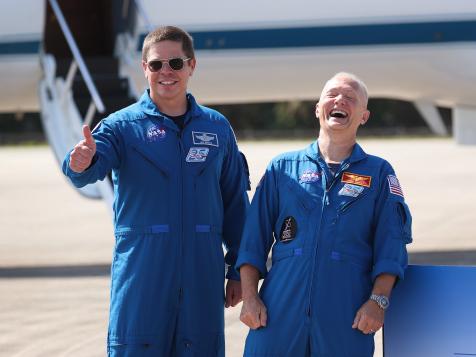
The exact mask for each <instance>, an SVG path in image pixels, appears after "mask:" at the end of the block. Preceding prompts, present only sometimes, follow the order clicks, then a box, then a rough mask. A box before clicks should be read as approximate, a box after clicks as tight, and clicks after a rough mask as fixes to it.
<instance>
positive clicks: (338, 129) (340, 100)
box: [316, 75, 370, 138]
mask: <svg viewBox="0 0 476 357" xmlns="http://www.w3.org/2000/svg"><path fill="white" fill-rule="evenodd" d="M369 115H370V112H369V111H368V110H367V94H366V91H365V90H364V89H363V88H362V87H361V85H360V84H359V82H357V81H356V80H355V79H354V78H352V77H351V76H346V75H338V76H335V77H333V78H332V79H330V80H329V81H328V82H327V83H326V85H325V86H324V89H323V90H322V93H321V97H320V99H319V102H318V103H317V105H316V117H317V118H318V119H319V123H320V126H321V130H323V131H324V132H325V133H327V134H339V133H342V134H345V135H350V136H353V137H354V138H355V136H356V135H357V129H358V128H359V126H360V125H363V124H365V123H366V122H367V120H368V118H369Z"/></svg>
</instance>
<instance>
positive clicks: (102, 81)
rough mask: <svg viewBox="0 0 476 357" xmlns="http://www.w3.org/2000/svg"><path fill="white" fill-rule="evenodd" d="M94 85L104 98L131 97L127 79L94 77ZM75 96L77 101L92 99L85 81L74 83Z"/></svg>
mask: <svg viewBox="0 0 476 357" xmlns="http://www.w3.org/2000/svg"><path fill="white" fill-rule="evenodd" d="M93 82H94V85H95V86H96V89H97V90H98V92H99V95H100V96H101V98H103V97H110V96H113V97H119V96H128V95H129V81H128V80H127V78H118V77H116V76H114V77H113V76H98V75H95V76H94V77H93ZM73 95H74V98H75V99H79V98H82V97H88V98H89V97H90V96H91V95H90V93H89V90H88V87H87V86H86V82H84V80H83V79H76V80H75V81H74V82H73Z"/></svg>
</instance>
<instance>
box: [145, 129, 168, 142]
mask: <svg viewBox="0 0 476 357" xmlns="http://www.w3.org/2000/svg"><path fill="white" fill-rule="evenodd" d="M165 135H166V132H165V128H164V127H160V126H158V125H152V126H150V127H149V128H148V129H147V140H148V141H149V142H153V141H157V140H162V139H164V138H165Z"/></svg>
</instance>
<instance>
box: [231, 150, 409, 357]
mask: <svg viewBox="0 0 476 357" xmlns="http://www.w3.org/2000/svg"><path fill="white" fill-rule="evenodd" d="M410 241H411V215H410V212H409V210H408V207H407V205H406V204H405V202H404V198H403V193H402V191H401V188H400V186H399V184H398V180H397V178H396V177H395V173H394V171H393V169H392V167H391V166H390V164H389V163H388V162H386V161H385V160H383V159H381V158H378V157H375V156H371V155H367V154H366V153H365V152H364V151H363V150H362V149H361V147H360V146H359V145H358V144H355V146H354V148H353V151H352V154H351V156H350V157H349V158H347V159H346V160H344V161H343V162H342V163H341V165H340V168H339V169H338V171H337V172H336V175H335V177H334V176H333V175H332V174H331V173H330V172H329V169H328V167H327V165H326V163H325V161H324V160H323V159H322V158H321V156H320V154H319V149H318V145H317V142H314V143H313V144H311V145H310V146H308V147H307V148H306V149H304V150H301V151H296V152H291V153H285V154H282V155H280V156H278V157H277V158H275V159H273V160H272V162H271V163H270V164H269V166H268V168H267V171H266V173H265V175H264V176H263V178H262V180H261V182H260V184H259V185H258V187H257V190H256V193H255V196H254V198H253V201H252V203H251V209H250V212H249V213H248V218H247V220H246V224H245V229H244V232H243V238H242V242H241V247H240V251H239V254H238V260H237V265H236V266H237V267H238V268H239V267H240V266H242V265H243V264H251V265H253V266H254V267H256V268H257V269H258V270H259V271H260V274H261V276H262V277H264V282H263V285H262V287H261V290H260V296H261V299H262V300H263V302H264V304H265V305H266V307H267V313H268V321H267V326H266V327H263V328H260V329H257V330H250V332H249V335H248V337H247V340H246V346H245V356H247V357H248V356H260V357H263V356H267V357H270V356H273V357H276V356H283V357H284V356H293V357H300V356H318V357H370V356H372V355H373V351H374V343H373V335H365V334H363V333H362V332H360V331H359V330H356V329H352V323H353V320H354V317H355V314H356V312H357V310H358V309H359V308H360V307H361V306H362V304H364V303H365V301H367V300H368V298H369V296H370V293H371V290H372V286H373V281H374V279H375V278H376V277H377V275H379V274H382V273H389V274H393V275H396V276H398V278H400V279H402V278H403V272H404V269H405V267H406V266H407V252H406V243H409V242H410ZM273 244H274V245H273ZM271 246H273V248H272V249H273V250H272V267H271V269H270V271H269V272H268V271H267V268H266V261H267V257H268V253H269V251H270V248H271ZM390 308H391V307H390Z"/></svg>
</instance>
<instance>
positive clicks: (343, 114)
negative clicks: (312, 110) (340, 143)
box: [329, 109, 349, 119]
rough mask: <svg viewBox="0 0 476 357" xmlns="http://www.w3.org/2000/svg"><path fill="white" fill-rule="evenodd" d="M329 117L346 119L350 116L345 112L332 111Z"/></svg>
mask: <svg viewBox="0 0 476 357" xmlns="http://www.w3.org/2000/svg"><path fill="white" fill-rule="evenodd" d="M329 116H330V117H332V118H338V119H345V118H347V117H348V116H349V114H347V113H346V112H344V111H343V110H338V109H334V110H331V112H330V113H329Z"/></svg>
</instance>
